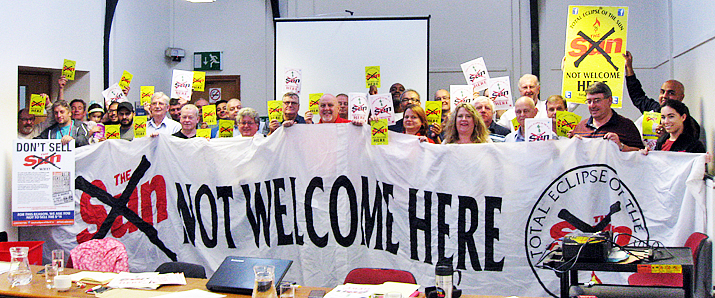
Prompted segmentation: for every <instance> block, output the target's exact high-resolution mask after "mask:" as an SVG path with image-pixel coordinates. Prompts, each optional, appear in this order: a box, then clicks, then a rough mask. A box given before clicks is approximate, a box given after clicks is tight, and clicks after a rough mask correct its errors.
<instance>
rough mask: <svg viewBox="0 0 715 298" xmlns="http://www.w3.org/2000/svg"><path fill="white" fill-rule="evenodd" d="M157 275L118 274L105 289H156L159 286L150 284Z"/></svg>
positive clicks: (145, 273) (154, 273) (156, 273)
mask: <svg viewBox="0 0 715 298" xmlns="http://www.w3.org/2000/svg"><path fill="white" fill-rule="evenodd" d="M157 275H159V272H144V273H130V272H120V273H119V275H117V277H115V278H114V279H112V281H111V282H109V284H107V287H110V288H132V289H152V290H154V289H156V288H158V287H159V286H160V284H156V283H152V280H153V279H154V278H155V277H156V276H157Z"/></svg>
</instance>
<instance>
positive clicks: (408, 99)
mask: <svg viewBox="0 0 715 298" xmlns="http://www.w3.org/2000/svg"><path fill="white" fill-rule="evenodd" d="M409 104H416V105H420V94H419V93H417V91H415V90H414V89H407V90H405V92H402V94H401V95H400V109H399V110H400V111H404V110H405V108H406V107H407V105H409ZM395 116H396V117H398V116H399V118H402V114H401V113H400V114H395ZM387 129H389V130H391V131H394V132H399V133H402V132H403V131H404V130H405V127H404V125H403V124H402V119H399V120H397V122H395V124H393V125H390V126H388V127H387Z"/></svg>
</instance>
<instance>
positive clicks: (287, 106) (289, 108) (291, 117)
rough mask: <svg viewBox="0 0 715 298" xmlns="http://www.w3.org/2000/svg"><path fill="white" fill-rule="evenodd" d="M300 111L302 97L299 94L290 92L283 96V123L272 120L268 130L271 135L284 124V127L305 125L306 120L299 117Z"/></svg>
mask: <svg viewBox="0 0 715 298" xmlns="http://www.w3.org/2000/svg"><path fill="white" fill-rule="evenodd" d="M299 109H300V97H299V96H298V94H297V93H294V92H288V93H286V94H283V122H282V123H281V122H278V121H277V120H271V122H270V123H269V124H268V129H269V130H270V132H269V134H271V133H273V132H274V131H276V129H278V127H279V126H280V125H281V124H283V126H284V127H290V126H292V125H293V124H296V123H301V124H305V118H303V116H301V115H298V110H299Z"/></svg>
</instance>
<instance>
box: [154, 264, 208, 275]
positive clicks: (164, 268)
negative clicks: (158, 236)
mask: <svg viewBox="0 0 715 298" xmlns="http://www.w3.org/2000/svg"><path fill="white" fill-rule="evenodd" d="M156 272H159V273H176V272H183V273H184V276H185V277H190V278H206V269H204V266H201V265H199V264H192V263H184V262H166V263H164V264H161V265H159V267H157V268H156Z"/></svg>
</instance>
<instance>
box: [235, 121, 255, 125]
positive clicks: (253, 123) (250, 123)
mask: <svg viewBox="0 0 715 298" xmlns="http://www.w3.org/2000/svg"><path fill="white" fill-rule="evenodd" d="M238 125H244V126H245V125H256V122H253V121H241V122H238Z"/></svg>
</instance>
